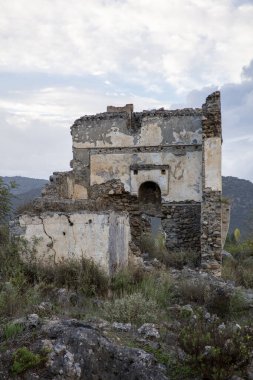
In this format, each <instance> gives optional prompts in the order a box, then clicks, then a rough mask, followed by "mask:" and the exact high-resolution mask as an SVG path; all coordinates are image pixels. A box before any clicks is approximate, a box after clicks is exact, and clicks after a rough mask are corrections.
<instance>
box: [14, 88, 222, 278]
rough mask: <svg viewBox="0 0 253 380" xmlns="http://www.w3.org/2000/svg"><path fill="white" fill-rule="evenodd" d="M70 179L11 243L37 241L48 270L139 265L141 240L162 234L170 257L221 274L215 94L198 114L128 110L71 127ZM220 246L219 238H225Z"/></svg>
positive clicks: (54, 180)
mask: <svg viewBox="0 0 253 380" xmlns="http://www.w3.org/2000/svg"><path fill="white" fill-rule="evenodd" d="M71 135H72V140H73V160H72V161H71V167H72V170H71V171H69V172H63V173H59V172H56V173H54V174H53V175H52V176H51V177H50V184H49V185H48V186H47V187H46V188H45V189H44V191H43V194H42V197H41V198H39V199H37V201H36V202H35V204H34V215H23V216H20V217H19V219H18V221H16V224H15V228H16V231H17V234H18V233H19V234H23V235H24V236H26V237H27V238H28V239H31V237H32V236H33V235H35V236H37V237H40V238H41V239H39V247H38V251H39V253H40V254H41V255H42V256H43V257H46V256H48V255H52V256H53V258H54V260H55V261H57V260H60V259H63V258H66V257H80V256H82V255H84V256H88V257H93V258H94V259H95V260H96V261H97V262H99V263H101V264H102V265H103V266H104V267H105V268H106V270H107V271H109V272H112V271H113V270H115V268H116V267H118V266H122V265H126V264H127V262H128V259H129V256H130V255H136V256H140V255H141V241H140V240H141V236H142V234H143V233H144V232H145V231H147V230H149V231H151V233H155V232H156V231H157V230H159V231H161V232H162V233H163V234H164V237H165V240H166V242H165V243H166V247H167V248H168V252H172V251H180V250H183V251H195V252H198V253H199V255H200V265H201V267H202V268H203V269H205V270H210V271H213V272H217V271H219V269H220V264H221V250H222V240H224V236H223V235H224V233H223V234H222V203H221V190H222V189H221V141H222V137H221V110H220V94H219V92H214V93H213V94H211V95H209V96H208V97H207V99H206V102H205V103H204V104H203V106H202V108H197V109H181V110H174V111H171V110H164V109H159V110H152V111H143V112H134V111H133V106H132V105H131V104H128V105H126V106H125V107H112V106H109V107H108V108H107V112H104V113H101V114H97V115H94V116H84V117H82V118H80V119H78V120H76V121H75V123H74V124H73V126H72V127H71ZM222 236H223V238H222Z"/></svg>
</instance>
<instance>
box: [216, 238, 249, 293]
mask: <svg viewBox="0 0 253 380" xmlns="http://www.w3.org/2000/svg"><path fill="white" fill-rule="evenodd" d="M226 250H227V251H228V252H230V253H231V254H232V255H233V257H234V260H231V259H229V258H226V259H225V260H224V261H223V266H222V277H223V278H224V279H225V280H232V281H234V282H235V284H236V285H239V286H244V287H246V288H253V241H252V240H248V241H245V242H243V243H240V244H235V243H231V242H229V243H227V244H226Z"/></svg>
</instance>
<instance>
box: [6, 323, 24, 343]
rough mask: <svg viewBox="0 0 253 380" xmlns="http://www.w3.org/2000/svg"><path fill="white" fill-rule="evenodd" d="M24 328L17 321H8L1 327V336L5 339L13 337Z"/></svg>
mask: <svg viewBox="0 0 253 380" xmlns="http://www.w3.org/2000/svg"><path fill="white" fill-rule="evenodd" d="M23 330H24V326H22V325H21V324H19V323H8V324H7V325H5V326H4V327H3V337H4V339H5V340H8V339H12V338H15V337H16V336H17V335H19V334H20V333H21V332H22V331H23Z"/></svg>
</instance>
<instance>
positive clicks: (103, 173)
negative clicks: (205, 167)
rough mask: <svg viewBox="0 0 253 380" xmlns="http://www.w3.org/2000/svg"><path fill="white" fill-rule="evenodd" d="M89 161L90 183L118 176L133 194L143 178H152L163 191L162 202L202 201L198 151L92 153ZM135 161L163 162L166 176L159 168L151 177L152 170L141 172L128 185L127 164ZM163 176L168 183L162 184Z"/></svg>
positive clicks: (128, 170)
mask: <svg viewBox="0 0 253 380" xmlns="http://www.w3.org/2000/svg"><path fill="white" fill-rule="evenodd" d="M90 162H91V163H90V165H91V178H90V180H91V185H95V184H103V183H105V182H107V181H110V180H112V179H120V181H121V182H122V183H123V184H124V188H125V190H126V191H129V192H131V193H132V194H136V191H137V190H136V189H137V187H138V186H140V185H141V183H142V181H145V180H153V181H154V182H157V183H158V185H159V186H160V188H161V189H162V190H164V191H162V199H163V201H165V202H173V201H184V200H193V201H197V202H200V201H201V197H202V193H201V189H202V152H201V151H193V152H185V154H184V155H178V156H176V155H175V154H173V153H170V152H157V153H138V154H137V153H136V154H131V153H122V154H97V155H91V161H90ZM134 164H137V165H143V164H147V165H148V164H150V165H166V166H168V168H169V169H170V170H169V174H168V175H167V176H166V177H165V176H163V175H162V174H161V171H160V170H158V173H157V172H156V173H157V174H154V176H153V177H152V172H151V173H150V174H148V173H146V174H145V175H144V174H143V172H140V175H139V174H138V175H137V176H136V179H135V180H134V181H135V182H134V183H132V185H131V170H130V166H131V165H134ZM145 176H146V177H145ZM147 176H149V178H148V177H147ZM152 178H153V179H152ZM165 178H167V181H168V186H165V184H164V183H163V182H164V180H165ZM136 182H137V183H136ZM166 188H167V189H168V192H167V194H165V190H166Z"/></svg>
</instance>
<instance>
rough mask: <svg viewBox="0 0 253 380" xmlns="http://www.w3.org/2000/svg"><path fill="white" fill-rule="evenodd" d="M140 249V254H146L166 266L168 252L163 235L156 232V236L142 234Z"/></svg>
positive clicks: (146, 233)
mask: <svg viewBox="0 0 253 380" xmlns="http://www.w3.org/2000/svg"><path fill="white" fill-rule="evenodd" d="M140 248H141V251H142V252H146V253H148V254H149V255H150V257H151V258H156V259H158V260H160V261H161V262H162V263H164V264H166V262H167V256H168V250H167V248H166V240H165V236H164V234H163V233H161V232H158V233H157V234H156V235H153V234H152V233H148V232H145V233H143V234H142V236H141V238H140Z"/></svg>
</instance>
